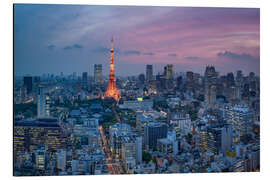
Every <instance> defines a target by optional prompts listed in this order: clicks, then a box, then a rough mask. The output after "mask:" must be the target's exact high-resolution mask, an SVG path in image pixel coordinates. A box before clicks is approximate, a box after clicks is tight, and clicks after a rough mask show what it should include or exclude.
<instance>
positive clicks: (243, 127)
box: [225, 106, 254, 136]
mask: <svg viewBox="0 0 270 180" xmlns="http://www.w3.org/2000/svg"><path fill="white" fill-rule="evenodd" d="M253 116H254V113H253V112H252V111H250V110H249V108H248V107H245V106H244V107H242V106H234V107H230V108H228V109H226V110H225V118H226V120H227V123H229V124H231V125H232V127H233V129H234V130H236V131H239V132H240V136H245V135H248V134H250V133H251V132H252V124H253Z"/></svg>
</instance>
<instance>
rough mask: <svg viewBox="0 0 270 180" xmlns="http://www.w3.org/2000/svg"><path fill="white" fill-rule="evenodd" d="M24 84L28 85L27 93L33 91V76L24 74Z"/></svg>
mask: <svg viewBox="0 0 270 180" xmlns="http://www.w3.org/2000/svg"><path fill="white" fill-rule="evenodd" d="M23 85H24V87H26V90H27V94H29V93H31V92H32V89H33V78H32V76H24V77H23Z"/></svg>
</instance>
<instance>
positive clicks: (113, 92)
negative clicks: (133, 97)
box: [104, 39, 120, 100]
mask: <svg viewBox="0 0 270 180" xmlns="http://www.w3.org/2000/svg"><path fill="white" fill-rule="evenodd" d="M113 52H114V50H113V39H112V40H111V61H110V75H109V83H108V87H107V90H106V92H105V94H104V97H112V98H114V99H115V100H119V99H120V93H119V91H118V89H117V87H116V82H115V74H114V61H113Z"/></svg>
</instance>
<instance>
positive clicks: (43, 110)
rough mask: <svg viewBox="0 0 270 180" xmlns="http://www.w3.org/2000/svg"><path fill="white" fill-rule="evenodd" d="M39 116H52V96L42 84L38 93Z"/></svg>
mask: <svg viewBox="0 0 270 180" xmlns="http://www.w3.org/2000/svg"><path fill="white" fill-rule="evenodd" d="M37 117H38V118H42V117H50V97H49V95H48V94H46V93H45V89H44V87H42V86H40V87H39V89H38V94H37Z"/></svg>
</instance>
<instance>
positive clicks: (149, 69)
mask: <svg viewBox="0 0 270 180" xmlns="http://www.w3.org/2000/svg"><path fill="white" fill-rule="evenodd" d="M152 80H153V65H150V64H147V65H146V81H147V82H150V81H152Z"/></svg>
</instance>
